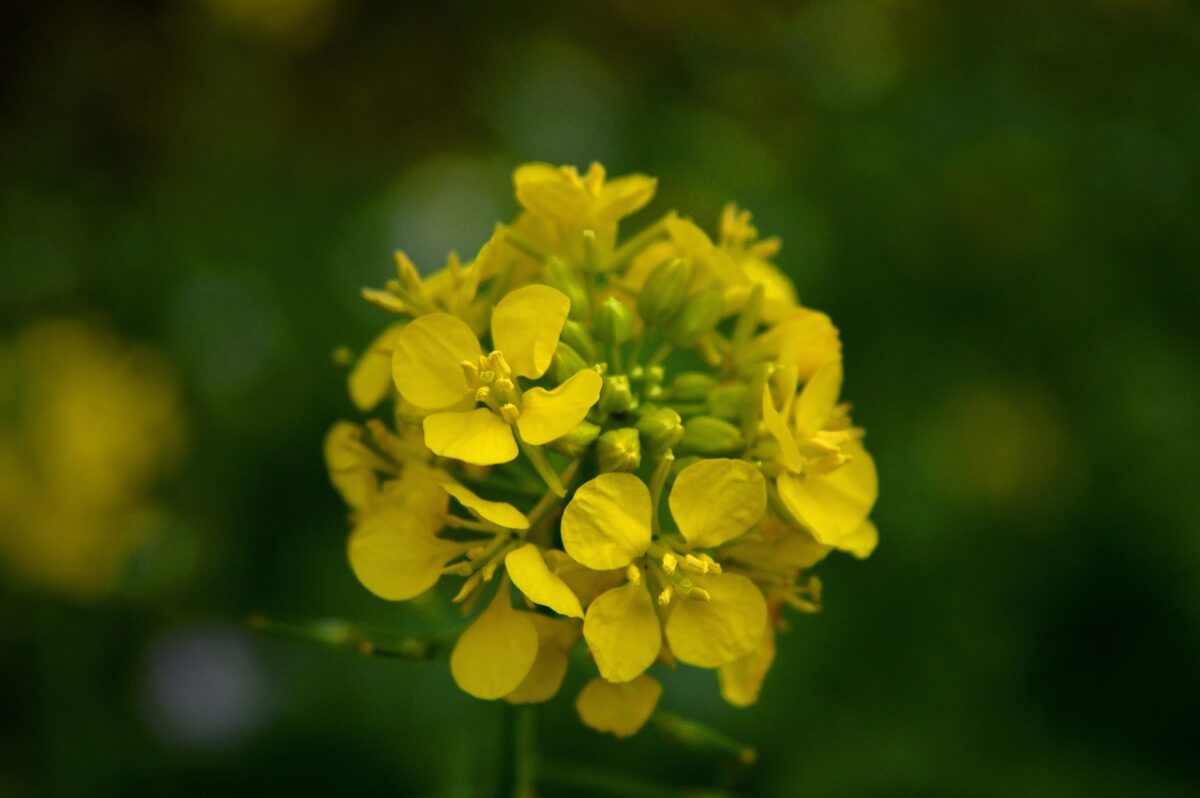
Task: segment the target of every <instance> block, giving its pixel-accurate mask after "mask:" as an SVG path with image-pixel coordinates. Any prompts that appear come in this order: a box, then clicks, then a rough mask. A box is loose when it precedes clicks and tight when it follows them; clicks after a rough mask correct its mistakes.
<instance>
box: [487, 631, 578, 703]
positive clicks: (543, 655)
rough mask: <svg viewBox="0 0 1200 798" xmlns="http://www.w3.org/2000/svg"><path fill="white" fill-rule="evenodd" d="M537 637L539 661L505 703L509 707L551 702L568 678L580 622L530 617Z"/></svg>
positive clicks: (506, 698)
mask: <svg viewBox="0 0 1200 798" xmlns="http://www.w3.org/2000/svg"><path fill="white" fill-rule="evenodd" d="M529 620H531V621H533V625H534V628H536V629H537V633H538V651H537V658H536V659H534V661H533V667H531V668H530V669H529V673H527V674H526V675H525V679H524V680H523V681H522V682H521V684H520V685H518V687H517V689H516V690H513V691H512V692H511V693H509V694H508V695H506V696H504V700H505V701H507V702H509V703H510V704H537V703H540V702H542V701H549V700H550V699H551V698H553V697H554V695H555V693H557V692H558V688H559V687H561V686H562V682H563V677H564V676H566V675H567V665H568V661H569V654H570V652H571V647H572V646H573V645H575V641H576V640H578V639H579V622H578V621H566V620H562V619H559V618H547V617H546V616H545V615H535V614H533V613H529Z"/></svg>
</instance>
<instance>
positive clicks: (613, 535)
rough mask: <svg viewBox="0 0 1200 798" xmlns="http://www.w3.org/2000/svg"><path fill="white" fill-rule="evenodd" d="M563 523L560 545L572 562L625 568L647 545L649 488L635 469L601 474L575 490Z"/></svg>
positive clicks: (648, 542)
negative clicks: (639, 477) (634, 471)
mask: <svg viewBox="0 0 1200 798" xmlns="http://www.w3.org/2000/svg"><path fill="white" fill-rule="evenodd" d="M561 528H562V541H563V548H564V549H566V552H567V554H570V555H571V556H572V557H573V558H574V559H575V561H576V562H578V563H580V564H581V565H586V566H587V567H588V568H594V569H596V570H597V571H604V570H607V569H610V568H624V567H625V566H626V565H629V563H631V562H633V560H634V558H636V557H640V556H642V555H643V554H645V553H646V549H647V548H649V547H650V489H649V488H647V487H646V484H645V483H644V482H642V481H641V480H640V479H638V478H637V477H635V476H634V475H633V474H625V473H612V474H601V475H600V476H598V477H596V478H595V479H592V480H589V481H588V482H585V483H584V484H583V485H581V486H580V487H579V489H578V490H577V491H575V496H574V498H572V499H571V503H570V504H568V505H567V509H566V510H564V511H563V516H562V523H561Z"/></svg>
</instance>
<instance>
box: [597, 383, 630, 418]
mask: <svg viewBox="0 0 1200 798" xmlns="http://www.w3.org/2000/svg"><path fill="white" fill-rule="evenodd" d="M636 406H637V399H635V398H634V396H633V388H632V387H631V386H630V385H629V377H627V376H625V375H624V374H614V375H612V376H609V377H605V378H604V386H603V387H602V388H601V389H600V409H601V410H602V411H604V412H605V413H628V412H629V411H630V410H632V409H633V408H634V407H636Z"/></svg>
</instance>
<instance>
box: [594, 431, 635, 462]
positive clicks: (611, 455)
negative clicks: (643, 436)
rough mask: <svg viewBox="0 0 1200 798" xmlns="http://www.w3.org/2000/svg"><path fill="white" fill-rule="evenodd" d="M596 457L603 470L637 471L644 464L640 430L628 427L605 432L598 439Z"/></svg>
mask: <svg viewBox="0 0 1200 798" xmlns="http://www.w3.org/2000/svg"><path fill="white" fill-rule="evenodd" d="M596 459H597V461H598V462H599V464H600V470H601V471H636V470H637V467H638V466H640V465H641V464H642V443H641V440H640V439H639V438H638V431H637V430H635V429H632V428H629V427H626V428H624V429H613V430H609V431H608V432H606V433H604V434H603V435H601V436H600V439H599V440H598V441H596Z"/></svg>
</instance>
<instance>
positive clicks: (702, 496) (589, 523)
mask: <svg viewBox="0 0 1200 798" xmlns="http://www.w3.org/2000/svg"><path fill="white" fill-rule="evenodd" d="M669 505H670V509H671V516H672V518H673V519H674V520H675V523H676V524H677V525H678V529H679V532H678V534H659V535H657V536H655V534H654V530H653V520H652V518H653V515H654V514H655V512H656V510H655V509H654V508H653V504H652V497H651V495H650V491H649V489H648V488H647V487H646V485H645V483H643V482H642V481H641V480H640V479H638V478H637V477H636V476H633V475H632V474H624V473H610V474H601V475H600V476H598V477H596V478H595V479H593V480H591V481H590V482H587V483H585V484H584V485H582V486H580V488H579V489H578V490H577V491H576V492H575V496H574V498H573V499H572V500H571V503H570V504H568V505H567V508H566V510H565V511H564V513H563V519H562V538H563V547H564V548H565V549H566V552H567V554H569V555H570V556H571V557H572V558H574V559H575V560H576V561H578V562H579V563H581V564H582V565H584V566H587V567H588V568H593V569H596V570H605V569H614V568H627V569H628V577H629V581H628V582H626V584H624V585H623V586H620V587H616V588H613V589H611V590H609V591H608V592H606V593H604V594H602V595H600V596H599V597H598V598H597V599H596V600H595V601H593V602H592V603H591V605H590V607H589V608H588V610H587V614H586V615H585V616H584V623H583V635H584V638H585V639H586V640H587V642H588V646H589V648H590V649H591V650H592V653H593V655H594V656H595V658H596V665H597V667H598V668H599V669H600V674H601V675H602V676H603V677H604V678H605V679H607V680H608V681H611V682H626V681H629V680H631V679H634V678H636V677H638V676H639V675H640V674H641V673H642V672H643V671H645V670H646V668H648V667H650V665H651V664H652V663H653V662H654V661H655V660H656V659H657V658H658V656H659V649H660V648H661V645H662V635H663V632H664V631H665V634H666V638H667V641H668V643H669V645H670V648H671V651H672V653H673V654H674V656H675V657H676V658H678V659H679V660H680V661H682V662H686V663H688V664H691V665H697V666H699V667H706V668H715V667H719V666H720V665H723V664H726V663H729V662H732V661H733V660H735V659H737V658H738V657H740V656H742V655H744V654H746V653H748V652H749V651H750V650H751V649H752V648H753V647H754V646H755V645H756V644H757V643H758V641H759V640H760V639H761V636H762V628H763V626H764V625H765V624H766V621H767V613H766V603H765V601H764V599H763V596H762V594H761V592H760V591H759V590H758V589H757V588H756V587H755V586H754V584H753V583H752V582H751V581H750V580H749V579H746V578H745V577H743V576H740V575H738V574H722V573H721V569H720V566H719V565H718V564H717V563H716V562H715V561H713V560H712V558H711V557H709V556H708V555H703V556H697V554H695V553H694V552H697V551H699V550H701V549H710V548H714V547H717V546H720V545H722V544H723V543H726V542H728V541H730V540H733V539H734V538H737V537H739V536H740V535H742V534H743V533H744V532H746V531H747V530H748V529H750V528H751V527H753V526H754V525H755V524H756V523H757V522H758V520H759V519H760V518H761V517H762V515H763V513H764V512H765V511H766V489H765V484H764V481H763V477H762V475H761V474H760V473H759V471H758V470H757V469H756V468H754V467H753V466H751V465H750V464H749V463H746V462H744V461H741V460H729V459H713V460H701V461H699V462H698V463H695V464H693V465H690V466H688V467H687V468H685V469H683V470H682V471H681V472H680V473H679V475H678V477H677V478H676V480H675V485H674V487H673V488H672V490H671V495H670V499H669ZM652 550H653V555H655V556H653V557H647V555H648V554H650V553H651V552H652ZM680 562H682V563H684V566H683V567H678V565H677V564H678V563H680ZM650 580H653V583H654V588H655V590H654V592H655V594H656V595H652V594H651V584H650ZM675 595H678V596H679V597H680V598H681V599H683V600H680V601H672V598H673V596H675ZM656 603H657V604H658V605H660V606H665V607H668V610H669V612H668V614H667V615H666V618H665V622H664V623H663V624H662V626H663V629H662V630H660V621H659V617H658V615H657V611H656V609H655V605H656Z"/></svg>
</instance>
